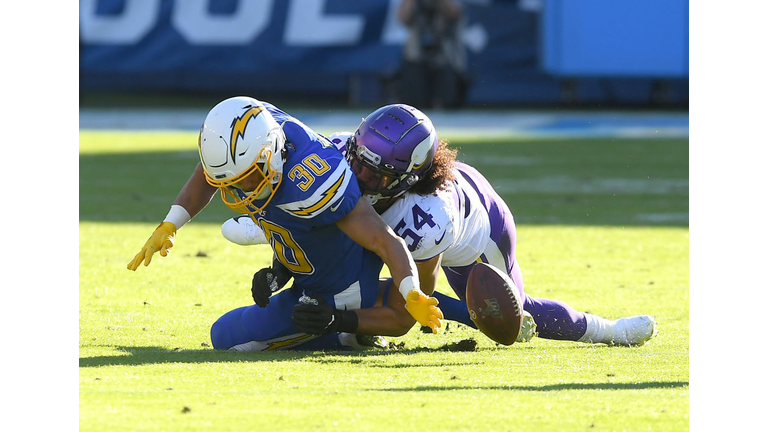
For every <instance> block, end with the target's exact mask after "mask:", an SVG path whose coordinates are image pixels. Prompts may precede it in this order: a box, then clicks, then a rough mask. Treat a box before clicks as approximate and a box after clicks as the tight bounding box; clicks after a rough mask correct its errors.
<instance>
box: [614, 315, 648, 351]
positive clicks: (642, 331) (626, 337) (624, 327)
mask: <svg viewBox="0 0 768 432" xmlns="http://www.w3.org/2000/svg"><path fill="white" fill-rule="evenodd" d="M613 331H614V334H613V340H612V341H611V342H609V343H608V345H623V346H640V345H643V344H644V343H646V342H648V341H649V340H650V339H651V338H652V337H654V336H656V334H658V332H659V330H658V328H656V320H655V319H654V318H653V317H652V316H650V315H638V316H633V317H626V318H619V319H617V320H616V322H615V324H614V325H613Z"/></svg>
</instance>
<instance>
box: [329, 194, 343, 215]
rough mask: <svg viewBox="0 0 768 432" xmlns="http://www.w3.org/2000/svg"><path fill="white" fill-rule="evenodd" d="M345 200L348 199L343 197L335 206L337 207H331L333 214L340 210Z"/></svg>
mask: <svg viewBox="0 0 768 432" xmlns="http://www.w3.org/2000/svg"><path fill="white" fill-rule="evenodd" d="M344 198H346V197H341V199H340V200H339V202H337V203H336V205H335V206H331V211H332V212H335V211H336V209H338V208H339V206H340V205H341V203H342V202H344Z"/></svg>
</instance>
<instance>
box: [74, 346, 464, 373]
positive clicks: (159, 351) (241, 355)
mask: <svg viewBox="0 0 768 432" xmlns="http://www.w3.org/2000/svg"><path fill="white" fill-rule="evenodd" d="M116 349H117V350H119V351H122V352H124V353H125V354H124V355H109V356H95V357H81V358H80V367H81V368H88V367H101V366H141V365H148V364H163V363H216V362H219V363H235V362H243V361H248V362H273V361H291V360H299V359H301V360H302V361H314V362H316V363H323V364H330V363H347V364H361V363H365V358H369V357H378V356H393V355H399V354H406V355H407V354H415V353H422V352H435V351H454V350H453V349H451V348H450V347H449V345H445V346H443V347H440V348H428V347H418V348H409V349H396V350H395V349H393V350H381V349H375V350H373V349H372V350H370V351H351V350H350V351H300V350H294V351H269V352H267V351H260V352H237V351H223V350H213V349H201V350H173V349H170V350H169V349H167V348H160V347H117V348H116ZM478 363H479V362H478ZM478 363H476V362H445V361H440V362H436V363H433V364H429V363H426V364H425V363H419V364H418V365H410V364H401V365H388V366H387V367H392V368H408V367H416V366H418V367H444V366H460V365H474V364H478ZM369 366H370V365H369ZM377 366H380V365H377Z"/></svg>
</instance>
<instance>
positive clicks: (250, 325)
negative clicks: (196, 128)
mask: <svg viewBox="0 0 768 432" xmlns="http://www.w3.org/2000/svg"><path fill="white" fill-rule="evenodd" d="M198 140H199V142H198V144H199V152H200V160H201V161H200V163H199V164H198V165H197V167H196V169H195V171H194V172H193V174H192V176H191V177H190V178H189V180H188V181H187V183H186V184H185V185H184V187H183V188H182V190H181V191H180V192H179V195H178V196H177V198H176V200H175V202H174V204H173V205H172V206H171V209H170V211H169V213H168V215H167V216H166V218H165V220H164V221H163V222H162V223H161V224H160V225H159V226H158V227H157V228H156V229H155V231H154V232H153V234H152V235H151V236H150V238H149V239H148V240H147V242H146V243H145V244H144V246H143V247H142V249H141V251H139V253H138V254H136V256H135V257H134V259H133V260H132V261H131V262H130V263H129V264H128V269H129V270H134V271H135V270H136V269H137V268H138V267H139V265H140V264H141V263H142V262H143V263H144V265H145V266H147V265H149V263H150V262H151V260H152V256H153V254H154V253H155V252H159V253H160V255H161V256H167V255H168V253H169V251H170V249H171V247H172V246H173V244H174V239H175V234H176V232H177V230H178V229H180V228H181V227H182V226H183V225H184V224H185V223H187V222H189V221H190V220H191V219H192V218H193V217H194V216H195V215H196V214H198V213H199V212H200V211H201V210H202V209H203V208H204V207H205V206H206V205H207V204H208V203H209V202H210V200H211V199H212V197H213V195H214V194H215V193H216V192H217V191H219V192H220V193H221V197H222V200H223V201H224V203H225V204H226V205H227V206H229V207H230V208H232V209H234V210H236V211H238V212H240V213H244V214H246V215H248V216H249V217H250V218H252V220H253V222H254V223H255V224H256V225H258V227H259V229H260V230H261V231H262V232H263V233H264V235H265V237H266V239H267V241H268V243H269V244H270V245H271V247H272V249H273V252H274V255H273V256H274V260H275V263H279V265H280V266H281V267H284V268H287V269H288V270H289V271H290V275H291V276H292V277H293V285H292V286H291V287H290V288H289V289H286V290H283V291H281V292H279V293H277V294H275V295H272V292H273V291H276V290H277V288H278V286H281V285H282V284H283V283H284V282H285V281H284V280H278V278H279V277H280V275H279V274H276V273H275V272H274V271H273V270H272V269H271V268H265V269H262V271H260V272H258V273H257V274H256V275H255V276H254V284H255V285H258V286H259V287H261V288H263V289H262V290H261V291H256V290H254V291H253V297H254V301H255V303H256V304H254V305H251V306H246V307H240V308H237V309H234V310H232V311H230V312H228V313H226V314H224V315H223V316H222V317H221V318H219V319H218V320H217V321H216V322H215V323H214V324H213V325H212V327H211V341H212V343H213V347H214V348H216V349H232V350H240V351H261V350H275V349H336V348H342V347H343V346H344V345H354V343H352V344H345V343H344V340H345V339H344V336H345V335H350V334H354V333H359V334H388V333H389V328H388V327H387V326H391V325H392V324H391V323H392V322H393V320H392V319H391V317H392V316H397V315H398V314H400V313H401V312H403V311H407V313H406V314H407V315H409V318H410V316H412V319H415V320H417V321H418V322H419V323H421V324H422V325H424V326H429V327H430V328H431V329H432V331H434V332H437V329H438V327H440V325H441V322H440V320H441V319H442V318H443V317H442V312H441V311H440V309H439V307H438V306H437V303H438V302H437V300H436V299H435V298H434V297H430V296H428V295H425V294H424V293H423V292H422V290H421V289H420V288H419V277H418V273H417V269H416V265H415V263H414V261H413V258H412V257H411V255H410V252H409V251H408V249H407V247H406V244H405V242H404V241H403V240H402V239H401V238H400V237H398V236H396V235H395V234H394V233H393V231H392V230H391V229H390V228H389V226H387V225H386V224H385V223H384V221H383V220H382V219H381V217H380V216H379V215H378V214H377V213H376V212H375V211H374V210H373V207H372V206H371V204H370V202H369V201H368V200H365V199H360V198H361V193H360V189H359V187H358V183H357V181H356V180H355V177H354V174H353V173H352V171H351V170H350V168H349V165H348V164H347V162H346V161H345V159H344V157H343V155H342V154H341V153H340V152H339V151H338V150H337V149H336V148H335V147H334V146H333V144H331V143H330V142H329V141H328V140H327V139H326V138H324V137H322V136H321V135H319V134H317V133H315V132H314V131H312V130H311V129H309V128H308V127H307V126H305V125H304V124H302V123H301V122H300V121H299V120H297V119H296V118H294V117H291V116H290V115H288V114H287V113H285V112H283V111H281V110H280V109H278V108H277V107H275V106H273V105H271V104H269V103H265V102H262V101H258V100H256V99H253V98H250V97H234V98H229V99H226V100H224V101H222V102H220V103H219V104H217V105H216V106H215V107H213V109H211V111H210V112H209V113H208V115H207V117H206V118H205V121H204V123H203V125H202V128H201V130H200V135H199V138H198ZM339 263H343V267H339ZM383 264H386V265H387V267H388V268H389V270H390V273H391V275H392V277H393V279H394V280H395V281H398V284H397V291H398V292H399V294H400V296H399V297H400V298H399V304H397V305H396V306H397V307H399V308H400V309H401V310H399V311H395V310H394V309H393V307H394V306H395V305H389V306H384V307H374V306H375V305H376V301H377V297H378V284H379V272H380V270H381V268H382V265H383ZM275 265H277V264H275ZM340 268H343V271H339V269H340ZM255 282H261V283H258V284H257V283H255ZM297 305H299V306H301V305H304V306H310V307H312V310H316V308H328V309H332V310H333V312H332V314H331V315H330V316H328V317H322V319H326V318H327V320H326V321H324V322H317V314H309V315H307V316H306V317H305V318H304V320H303V321H302V314H301V308H298V311H297V313H294V309H295V307H297ZM355 310H365V313H361V314H358V313H356V311H355ZM294 321H296V322H298V323H299V324H301V323H302V322H305V321H306V322H307V323H309V324H311V325H312V326H313V328H317V327H318V326H320V327H322V331H318V332H316V333H317V334H315V333H307V332H304V331H301V330H300V329H299V328H298V327H297V325H296V324H295V322H294ZM347 340H349V338H347Z"/></svg>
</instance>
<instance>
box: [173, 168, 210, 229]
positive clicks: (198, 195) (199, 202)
mask: <svg viewBox="0 0 768 432" xmlns="http://www.w3.org/2000/svg"><path fill="white" fill-rule="evenodd" d="M217 191H218V188H216V187H214V186H211V185H210V184H208V182H207V181H206V180H205V174H204V173H203V166H202V164H200V163H198V164H197V167H196V168H195V171H194V172H193V173H192V176H190V177H189V180H187V183H186V184H185V185H184V187H183V188H182V189H181V191H180V192H179V195H178V196H177V197H176V200H175V201H174V202H173V204H174V205H179V206H182V207H184V209H185V210H186V211H187V212H188V213H189V215H190V218H193V217H195V216H196V215H197V214H198V213H200V211H202V210H203V209H204V208H205V206H207V205H208V203H209V202H211V198H213V195H214V194H215V193H216V192H217Z"/></svg>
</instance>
